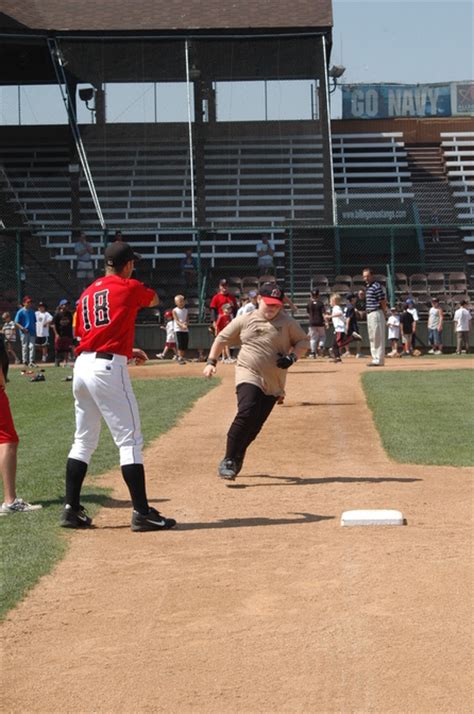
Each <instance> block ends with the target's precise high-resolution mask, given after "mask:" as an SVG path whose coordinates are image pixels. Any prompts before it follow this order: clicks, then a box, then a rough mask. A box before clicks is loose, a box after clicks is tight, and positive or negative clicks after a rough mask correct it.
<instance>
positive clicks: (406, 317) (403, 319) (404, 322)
mask: <svg viewBox="0 0 474 714" xmlns="http://www.w3.org/2000/svg"><path fill="white" fill-rule="evenodd" d="M413 323H414V319H413V315H412V314H411V312H410V311H409V309H408V302H405V306H404V309H403V313H402V314H401V315H400V329H401V333H402V343H403V352H402V354H403V355H405V357H407V356H408V355H411V353H412V346H411V345H412V341H411V338H412V335H413Z"/></svg>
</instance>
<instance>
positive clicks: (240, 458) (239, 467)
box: [235, 456, 244, 476]
mask: <svg viewBox="0 0 474 714" xmlns="http://www.w3.org/2000/svg"><path fill="white" fill-rule="evenodd" d="M235 465H236V467H237V470H236V472H235V475H236V476H238V475H239V473H240V472H241V471H242V466H243V465H244V457H243V456H236V457H235Z"/></svg>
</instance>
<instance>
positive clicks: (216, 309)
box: [209, 278, 237, 334]
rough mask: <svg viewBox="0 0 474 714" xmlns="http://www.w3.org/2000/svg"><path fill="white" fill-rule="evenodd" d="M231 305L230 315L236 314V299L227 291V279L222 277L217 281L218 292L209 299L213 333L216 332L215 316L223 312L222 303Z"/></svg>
mask: <svg viewBox="0 0 474 714" xmlns="http://www.w3.org/2000/svg"><path fill="white" fill-rule="evenodd" d="M227 304H229V305H232V315H234V316H235V315H236V314H237V300H236V299H235V297H234V296H233V295H231V294H230V293H229V288H228V285H227V280H226V279H225V278H223V279H222V280H221V281H220V282H219V292H217V293H216V294H215V295H214V297H213V298H212V300H211V304H210V306H209V307H210V308H211V320H212V324H213V327H214V334H216V327H217V324H216V323H217V318H218V317H219V315H222V313H223V309H222V308H223V307H224V305H227Z"/></svg>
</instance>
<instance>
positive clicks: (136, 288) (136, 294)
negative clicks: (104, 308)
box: [130, 279, 155, 307]
mask: <svg viewBox="0 0 474 714" xmlns="http://www.w3.org/2000/svg"><path fill="white" fill-rule="evenodd" d="M130 286H131V287H132V288H133V290H132V295H133V299H134V301H135V304H136V305H137V306H138V307H148V306H149V304H150V303H151V301H152V300H153V298H154V297H155V291H154V290H152V288H147V286H146V285H144V284H143V283H141V282H140V281H139V280H134V279H132V280H130Z"/></svg>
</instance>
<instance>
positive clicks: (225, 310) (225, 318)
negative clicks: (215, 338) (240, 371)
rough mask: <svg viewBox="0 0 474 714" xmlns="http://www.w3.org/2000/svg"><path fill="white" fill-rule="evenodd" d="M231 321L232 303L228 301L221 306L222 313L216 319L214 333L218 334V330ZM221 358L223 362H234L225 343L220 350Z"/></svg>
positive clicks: (220, 330)
mask: <svg viewBox="0 0 474 714" xmlns="http://www.w3.org/2000/svg"><path fill="white" fill-rule="evenodd" d="M231 321H232V305H231V304H230V303H226V304H225V305H223V306H222V314H221V315H219V317H218V318H217V320H216V335H218V334H219V332H222V330H223V329H224V327H227V325H228V324H229V322H231ZM221 359H222V361H223V362H227V363H231V362H235V360H234V359H232V357H231V355H230V350H229V347H228V346H227V345H225V346H224V348H223V350H222V357H221Z"/></svg>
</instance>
